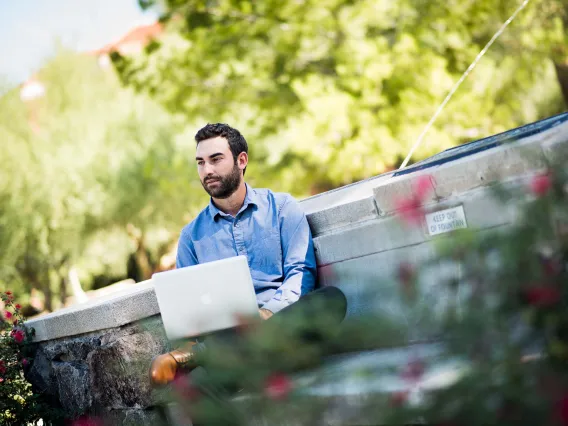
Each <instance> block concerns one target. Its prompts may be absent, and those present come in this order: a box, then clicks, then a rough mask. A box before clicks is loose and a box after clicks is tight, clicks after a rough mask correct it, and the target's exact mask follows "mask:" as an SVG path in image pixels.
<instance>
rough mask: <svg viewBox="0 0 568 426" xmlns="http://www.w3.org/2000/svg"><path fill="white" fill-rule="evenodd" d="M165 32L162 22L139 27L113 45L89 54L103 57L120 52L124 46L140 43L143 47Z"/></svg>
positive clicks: (110, 44)
mask: <svg viewBox="0 0 568 426" xmlns="http://www.w3.org/2000/svg"><path fill="white" fill-rule="evenodd" d="M163 30H164V27H163V25H162V24H161V23H160V22H155V23H153V24H151V25H141V26H139V27H136V28H133V29H132V30H130V31H129V32H128V33H126V34H125V35H124V36H122V38H120V39H119V40H118V41H115V42H113V43H109V44H107V45H106V46H103V47H102V48H100V49H97V50H94V51H91V52H89V53H91V54H93V55H101V54H104V53H110V52H112V51H113V50H120V47H121V46H122V45H127V44H135V43H139V44H140V45H141V46H145V45H146V44H148V43H149V42H150V40H152V39H153V38H155V37H157V36H158V35H160V34H161V33H162V32H163Z"/></svg>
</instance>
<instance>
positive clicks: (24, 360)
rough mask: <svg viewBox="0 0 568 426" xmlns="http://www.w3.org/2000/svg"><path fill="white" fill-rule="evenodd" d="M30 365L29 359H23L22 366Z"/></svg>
mask: <svg viewBox="0 0 568 426" xmlns="http://www.w3.org/2000/svg"><path fill="white" fill-rule="evenodd" d="M29 363H30V362H29V361H28V359H27V358H24V359H22V365H23V366H24V367H27V366H28V364H29Z"/></svg>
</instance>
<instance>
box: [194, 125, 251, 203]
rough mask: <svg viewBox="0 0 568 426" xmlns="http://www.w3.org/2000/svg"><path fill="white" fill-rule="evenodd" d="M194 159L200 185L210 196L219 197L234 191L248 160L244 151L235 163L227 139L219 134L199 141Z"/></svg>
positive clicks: (231, 193)
mask: <svg viewBox="0 0 568 426" xmlns="http://www.w3.org/2000/svg"><path fill="white" fill-rule="evenodd" d="M195 160H196V161H197V172H198V173H199V180H200V181H201V185H203V188H204V189H205V191H207V193H208V194H209V195H210V196H211V197H213V198H219V199H222V198H228V197H230V196H231V195H233V194H234V193H235V191H236V190H237V189H238V187H239V185H240V184H241V180H242V178H243V176H242V170H243V168H244V167H246V163H247V162H248V158H247V155H246V153H241V154H240V155H239V157H238V158H237V162H236V163H235V160H234V159H233V154H232V153H231V149H230V148H229V143H228V142H227V139H225V138H223V137H220V136H218V137H215V138H212V139H206V140H204V141H201V142H199V144H198V145H197V152H196V155H195ZM243 164H244V166H243Z"/></svg>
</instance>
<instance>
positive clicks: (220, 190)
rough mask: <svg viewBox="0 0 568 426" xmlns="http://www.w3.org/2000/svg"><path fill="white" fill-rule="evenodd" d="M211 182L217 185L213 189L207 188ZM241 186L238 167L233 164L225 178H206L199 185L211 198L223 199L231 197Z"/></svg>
mask: <svg viewBox="0 0 568 426" xmlns="http://www.w3.org/2000/svg"><path fill="white" fill-rule="evenodd" d="M211 181H217V182H218V185H217V186H216V187H214V188H210V187H208V186H207V184H208V183H210V182H211ZM240 184H241V171H240V169H239V167H238V166H237V165H236V164H235V167H233V170H231V172H230V173H229V174H228V175H225V176H214V177H211V176H209V177H206V178H205V179H204V180H203V182H201V185H202V186H203V189H205V191H206V192H207V193H208V194H209V195H210V196H211V197H213V198H218V199H224V198H229V197H230V196H231V195H233V194H234V193H235V192H236V191H237V189H239V186H240Z"/></svg>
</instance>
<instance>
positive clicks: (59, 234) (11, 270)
mask: <svg viewBox="0 0 568 426" xmlns="http://www.w3.org/2000/svg"><path fill="white" fill-rule="evenodd" d="M35 79H36V80H37V81H38V82H40V84H42V85H43V88H44V93H43V96H41V97H38V98H36V99H33V100H26V101H23V100H22V99H21V98H20V96H19V95H20V91H19V90H12V91H11V92H9V93H7V94H6V95H5V96H4V97H2V98H0V117H1V118H0V136H1V140H2V144H3V146H4V149H3V150H2V152H1V154H0V158H1V160H2V165H3V166H2V168H1V170H0V173H1V175H0V177H1V178H2V187H0V198H1V199H2V201H3V203H2V210H0V226H1V227H2V229H1V232H0V235H1V236H0V249H2V257H1V258H0V267H1V269H0V270H1V277H0V278H1V280H2V281H3V282H4V283H5V285H6V286H10V288H12V289H14V290H18V289H21V290H23V291H26V292H29V291H30V290H31V289H32V288H36V289H40V290H41V291H42V292H43V294H44V295H45V307H46V309H47V310H52V309H53V308H54V307H55V306H56V305H53V302H54V299H55V296H56V295H57V296H59V299H60V302H61V303H63V302H64V301H65V298H66V296H67V293H68V288H67V284H68V282H69V280H70V279H71V278H72V277H74V276H75V274H74V273H71V272H72V271H74V268H76V266H77V264H79V263H81V264H83V265H84V264H89V263H90V266H91V267H93V268H94V270H91V271H90V272H91V273H93V272H95V271H96V270H97V268H99V269H100V266H101V265H100V263H101V262H100V260H97V261H95V262H94V263H95V265H93V259H86V262H85V259H84V254H85V253H86V250H88V249H89V247H90V246H91V245H92V244H105V239H104V236H105V232H107V235H108V232H113V233H118V234H122V235H125V236H126V235H127V234H128V232H127V231H128V230H129V229H136V230H138V233H135V235H136V236H137V237H136V239H135V241H134V242H133V244H134V248H132V249H130V248H127V249H126V250H125V248H124V247H107V248H106V252H107V254H108V253H109V252H110V253H112V254H113V256H112V257H113V260H114V262H115V263H119V264H120V263H121V264H122V265H124V267H123V269H124V270H126V268H125V266H126V260H127V259H126V256H127V255H128V253H129V251H134V252H137V253H141V256H140V257H139V260H140V261H141V262H144V261H145V262H148V253H147V252H148V250H149V248H148V242H147V241H145V239H144V238H143V236H144V235H145V234H146V233H148V232H150V231H156V230H161V229H165V230H166V231H170V232H171V231H173V230H174V229H175V230H176V231H177V230H178V229H179V227H180V226H181V224H183V221H184V219H185V218H184V214H185V213H186V211H188V210H191V205H192V204H191V197H189V198H190V200H189V202H188V196H187V192H186V191H183V190H182V186H184V185H185V184H186V177H185V173H184V170H183V169H184V167H185V166H186V161H184V160H185V156H186V155H188V153H186V152H185V149H186V145H187V142H185V145H184V143H183V142H184V141H183V140H182V141H180V140H179V139H177V138H176V136H177V135H178V133H179V132H180V131H181V130H182V126H180V125H179V123H176V122H175V120H174V119H173V118H172V117H171V116H170V115H169V114H167V113H166V112H164V111H163V109H162V108H161V107H159V106H157V105H156V104H155V103H154V102H152V101H150V100H148V99H147V98H146V97H145V96H143V95H136V94H134V93H132V91H131V90H128V89H124V88H122V87H121V86H120V84H119V81H118V80H117V78H116V76H115V75H114V73H113V72H108V71H105V70H103V69H101V68H100V67H99V66H98V64H97V62H96V60H95V58H92V57H88V56H84V55H77V54H75V53H72V52H68V51H64V50H61V51H60V52H59V53H58V54H57V55H56V56H55V57H54V58H52V59H51V60H50V61H48V63H47V64H46V65H45V66H44V67H43V68H42V69H41V70H40V71H39V72H38V74H37V76H36V77H35ZM139 234H140V235H141V236H142V237H140V236H138V235H139ZM172 234H173V232H172ZM175 237H177V235H175ZM167 239H168V242H169V241H170V240H172V239H174V236H173V235H172V236H168V238H167ZM107 241H108V239H107ZM127 241H128V240H127ZM153 248H154V247H152V249H153ZM85 272H86V271H84V270H83V271H82V274H81V275H82V276H88V274H85ZM151 273H152V271H151V270H145V271H144V275H143V276H142V277H141V278H144V279H145V278H148V274H151Z"/></svg>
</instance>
